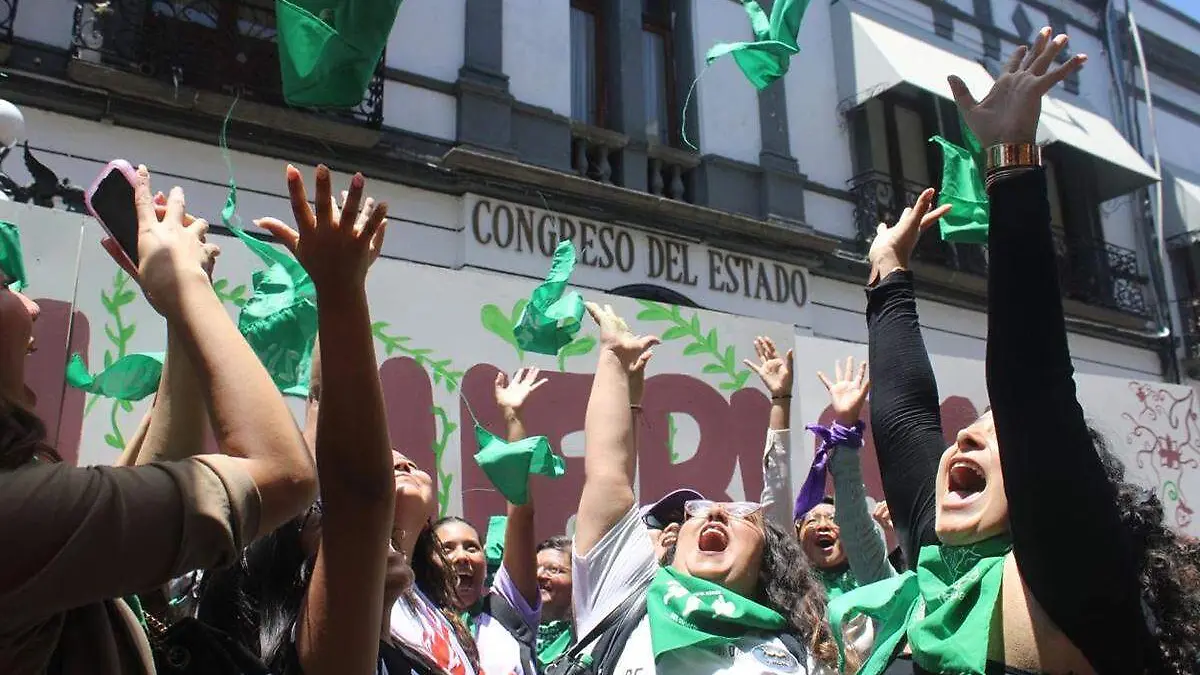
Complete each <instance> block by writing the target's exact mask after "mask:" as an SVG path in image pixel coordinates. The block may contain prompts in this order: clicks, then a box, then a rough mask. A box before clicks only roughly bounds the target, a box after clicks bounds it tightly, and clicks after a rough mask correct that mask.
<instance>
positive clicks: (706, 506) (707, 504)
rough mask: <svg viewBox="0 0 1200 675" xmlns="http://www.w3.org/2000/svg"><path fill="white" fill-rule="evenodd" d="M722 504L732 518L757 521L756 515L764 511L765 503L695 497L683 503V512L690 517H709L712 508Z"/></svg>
mask: <svg viewBox="0 0 1200 675" xmlns="http://www.w3.org/2000/svg"><path fill="white" fill-rule="evenodd" d="M718 506H720V507H721V510H722V511H724V512H725V513H728V514H729V516H730V517H731V518H737V519H739V520H747V521H757V518H756V517H755V516H757V515H759V514H761V513H762V508H763V505H762V504H759V503H758V502H714V501H709V500H707V499H693V500H691V501H689V502H687V503H686V504H684V505H683V512H684V513H686V514H687V517H688V518H707V517H708V515H709V514H710V513H712V510H713V509H715V508H716V507H718Z"/></svg>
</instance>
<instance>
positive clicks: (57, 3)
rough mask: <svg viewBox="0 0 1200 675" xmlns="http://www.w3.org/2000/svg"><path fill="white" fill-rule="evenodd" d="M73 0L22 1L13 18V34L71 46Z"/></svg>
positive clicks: (59, 45) (49, 43) (37, 40)
mask: <svg viewBox="0 0 1200 675" xmlns="http://www.w3.org/2000/svg"><path fill="white" fill-rule="evenodd" d="M74 15H75V0H36V2H22V3H21V5H20V6H19V7H18V8H17V17H16V19H14V20H13V34H14V35H15V36H16V37H18V38H22V39H24V40H32V41H34V42H41V43H44V44H48V45H53V46H55V47H63V48H65V47H69V46H71V27H72V24H73V17H74Z"/></svg>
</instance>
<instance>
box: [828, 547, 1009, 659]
mask: <svg viewBox="0 0 1200 675" xmlns="http://www.w3.org/2000/svg"><path fill="white" fill-rule="evenodd" d="M1011 550H1012V541H1011V540H1010V539H1009V538H1008V537H1006V536H1001V537H992V538H991V539H987V540H985V541H981V542H979V543H978V544H972V545H970V546H938V545H932V546H924V547H922V548H921V553H920V556H919V557H918V563H917V571H916V572H913V571H911V570H909V571H908V572H905V573H904V574H901V575H900V576H896V577H892V578H891V579H884V580H883V581H878V582H875V583H873V584H870V585H867V586H863V587H861V588H858V589H856V590H854V591H850V592H848V593H846V594H844V595H842V596H841V597H839V598H837V599H835V600H831V601H830V602H829V624H830V627H831V628H832V629H833V636H834V639H836V640H837V643H838V654H839V658H840V659H841V660H842V663H845V645H844V644H843V637H842V635H843V634H842V629H843V626H845V624H846V622H847V621H848V620H850V619H852V618H854V617H855V616H857V615H859V614H866V615H867V616H869V617H871V618H872V619H874V620H875V623H876V624H877V626H878V629H877V630H876V633H875V646H874V649H873V651H872V652H871V656H870V658H868V659H867V662H866V663H865V664H863V667H862V668H861V669H860V670H859V671H858V672H859V673H860V675H878V674H879V673H882V672H883V671H884V670H885V669H886V668H887V666H888V664H889V663H890V662H891V660H892V655H893V654H895V652H896V648H897V647H898V646H899V645H900V642H901V640H902V639H904V638H905V637H907V638H908V644H909V646H910V647H911V648H912V653H913V661H914V662H915V663H916V664H917V665H919V666H921V667H922V668H924V669H925V670H927V671H930V672H933V673H956V674H959V675H983V673H984V668H985V667H986V666H987V656H988V636H989V634H990V631H991V624H992V614H993V611H994V610H995V608H996V602H997V600H998V599H999V597H1000V584H1001V582H1002V581H1003V579H1004V558H1005V556H1006V555H1008V552H1009V551H1011ZM922 606H923V607H924V613H923V615H922V612H921V608H922Z"/></svg>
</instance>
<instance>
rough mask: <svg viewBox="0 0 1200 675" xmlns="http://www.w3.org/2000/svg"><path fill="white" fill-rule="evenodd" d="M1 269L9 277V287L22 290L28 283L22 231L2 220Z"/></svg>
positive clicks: (0, 240)
mask: <svg viewBox="0 0 1200 675" xmlns="http://www.w3.org/2000/svg"><path fill="white" fill-rule="evenodd" d="M0 271H3V272H4V276H6V277H8V279H9V284H8V287H9V288H10V289H12V290H14V291H17V292H20V291H22V290H24V289H25V286H27V285H28V283H27V282H28V279H26V277H25V255H24V254H23V253H22V251H21V232H20V231H19V230H17V226H16V225H13V224H12V223H9V222H6V221H3V220H0Z"/></svg>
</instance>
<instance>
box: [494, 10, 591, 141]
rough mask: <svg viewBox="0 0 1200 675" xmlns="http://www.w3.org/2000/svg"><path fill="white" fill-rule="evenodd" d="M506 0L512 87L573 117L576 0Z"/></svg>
mask: <svg viewBox="0 0 1200 675" xmlns="http://www.w3.org/2000/svg"><path fill="white" fill-rule="evenodd" d="M492 1H493V2H497V1H499V0H492ZM503 2H504V19H503V25H504V57H503V58H504V72H505V74H506V75H508V88H509V91H511V92H512V95H513V96H514V97H515V98H516V99H517V100H518V101H521V102H523V103H529V104H530V105H536V106H541V107H543V108H549V109H551V110H553V111H554V112H556V113H558V114H560V115H566V116H568V117H569V116H570V115H571V3H569V2H564V1H563V0H503Z"/></svg>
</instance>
